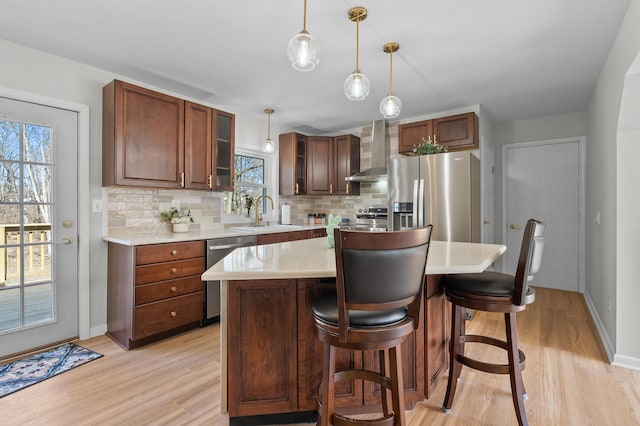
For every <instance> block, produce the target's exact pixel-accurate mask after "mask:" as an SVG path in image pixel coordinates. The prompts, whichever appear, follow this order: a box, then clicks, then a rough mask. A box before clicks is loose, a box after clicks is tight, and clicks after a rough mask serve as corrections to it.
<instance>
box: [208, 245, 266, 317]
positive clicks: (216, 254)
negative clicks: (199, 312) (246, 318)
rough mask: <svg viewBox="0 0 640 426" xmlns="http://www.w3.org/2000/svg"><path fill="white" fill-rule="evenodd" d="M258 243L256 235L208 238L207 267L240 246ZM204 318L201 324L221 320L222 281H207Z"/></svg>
mask: <svg viewBox="0 0 640 426" xmlns="http://www.w3.org/2000/svg"><path fill="white" fill-rule="evenodd" d="M256 244H257V237H256V236H255V235H242V236H239V237H224V238H215V239H212V240H207V269H209V268H211V267H212V266H213V265H215V264H216V263H218V262H219V261H220V260H222V259H223V258H224V257H225V256H226V255H228V254H229V253H231V252H232V251H233V250H235V249H236V248H238V247H249V246H255V245H256ZM204 291H205V298H204V300H205V305H204V320H203V321H202V322H201V324H200V325H201V326H204V325H207V324H211V323H214V322H217V321H219V320H220V281H207V282H206V285H205V289H204Z"/></svg>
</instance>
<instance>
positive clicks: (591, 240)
mask: <svg viewBox="0 0 640 426" xmlns="http://www.w3.org/2000/svg"><path fill="white" fill-rule="evenodd" d="M639 51H640V0H632V1H631V3H630V4H629V9H628V10H627V14H626V16H625V18H624V21H623V23H622V25H621V27H620V31H619V32H618V36H617V38H616V41H615V43H614V44H613V47H612V49H611V51H610V53H609V57H608V58H607V61H606V63H605V65H604V67H603V69H602V72H601V73H600V77H599V78H598V83H597V86H596V88H595V90H594V94H593V97H592V98H591V101H590V103H589V109H588V111H587V119H588V130H587V146H588V148H587V212H586V215H587V221H586V234H587V241H586V243H587V247H586V267H587V270H586V293H587V296H588V298H589V299H590V305H591V307H592V308H593V309H594V310H595V315H596V319H597V322H598V321H600V323H601V326H602V330H600V332H601V334H603V341H604V343H605V347H606V349H607V351H608V352H609V355H610V356H611V351H612V350H613V351H615V352H616V354H619V355H622V356H624V357H628V358H635V359H636V360H640V339H638V334H637V327H638V324H639V323H640V310H638V309H637V307H635V306H634V307H633V311H631V312H628V311H627V310H626V309H625V307H626V305H625V304H623V305H622V306H619V304H620V301H622V300H625V299H627V300H628V301H629V303H633V304H634V305H635V304H636V303H637V302H638V300H639V299H638V297H637V290H635V292H636V295H635V297H634V294H633V292H632V291H630V290H631V289H632V288H634V287H637V286H638V284H637V283H638V269H637V268H638V265H637V263H638V260H637V254H638V252H637V251H636V252H635V253H633V254H634V255H635V259H634V260H633V263H635V265H629V264H628V263H627V254H631V253H625V254H624V255H623V256H619V257H618V256H617V254H618V252H617V250H619V249H624V250H627V249H630V248H632V247H627V245H628V240H627V239H625V236H624V234H629V233H630V232H631V231H632V230H633V228H632V227H630V226H631V225H632V223H635V221H636V220H637V219H636V218H635V217H634V216H637V214H635V215H634V214H633V213H634V212H635V213H637V206H638V204H637V198H636V197H637V195H636V194H634V193H633V191H635V192H636V193H637V187H635V186H628V185H627V182H625V183H624V184H619V187H618V186H617V185H616V183H617V179H625V181H626V179H633V182H634V183H636V184H637V182H638V176H639V175H638V171H637V168H638V166H637V162H636V159H635V158H633V157H627V155H628V154H632V153H633V152H631V151H634V148H633V147H631V146H630V145H631V143H632V142H631V140H630V139H631V138H629V139H627V137H623V138H622V140H620V141H618V140H617V136H618V118H619V115H620V104H621V101H622V93H623V87H624V81H625V74H626V73H627V71H628V70H629V67H630V66H631V64H632V62H633V61H634V59H635V58H636V56H638V52H639ZM635 143H637V141H636V142H635ZM635 150H636V152H637V148H635ZM634 168H635V169H636V170H634ZM618 169H620V174H618ZM630 200H636V201H635V202H631V203H630V204H628V203H629V201H630ZM629 206H635V211H634V212H619V209H620V208H622V207H624V208H627V207H629ZM598 212H599V213H600V224H597V223H596V221H595V217H596V214H597V213H598ZM618 214H620V216H618ZM618 217H619V218H618ZM629 236H630V237H632V238H635V239H637V238H638V234H637V233H636V234H635V235H631V234H629ZM618 238H621V241H620V243H617V239H618ZM636 248H637V247H636ZM616 270H618V271H619V273H620V274H621V276H618V273H617V272H616ZM629 273H632V274H633V276H632V277H629ZM621 279H624V280H625V281H624V282H623V281H622V280H621ZM629 279H632V280H633V281H631V282H628V281H627V280H629ZM619 308H622V309H623V311H620V312H618V309H619ZM620 314H622V315H620ZM616 318H618V320H616Z"/></svg>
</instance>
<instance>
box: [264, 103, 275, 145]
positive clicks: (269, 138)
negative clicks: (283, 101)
mask: <svg viewBox="0 0 640 426" xmlns="http://www.w3.org/2000/svg"><path fill="white" fill-rule="evenodd" d="M264 112H265V113H266V114H267V117H268V121H267V123H268V124H267V139H265V140H264V141H262V151H263V152H265V153H267V154H272V153H273V152H274V151H275V150H276V146H275V144H274V143H273V141H272V140H271V114H273V112H274V110H273V109H272V108H267V109H265V110H264Z"/></svg>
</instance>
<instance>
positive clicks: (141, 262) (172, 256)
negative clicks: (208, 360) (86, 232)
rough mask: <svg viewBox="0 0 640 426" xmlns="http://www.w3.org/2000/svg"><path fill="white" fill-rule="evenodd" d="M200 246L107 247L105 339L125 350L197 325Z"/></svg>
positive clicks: (200, 296)
mask: <svg viewBox="0 0 640 426" xmlns="http://www.w3.org/2000/svg"><path fill="white" fill-rule="evenodd" d="M204 254H205V251H204V241H190V242H186V243H169V244H153V245H145V246H137V247H132V246H125V245H122V244H116V243H109V246H108V269H107V335H108V336H110V337H111V338H112V339H113V340H115V341H116V342H117V343H118V344H120V346H122V347H123V348H125V349H131V348H134V347H136V346H140V345H143V344H145V343H149V342H151V341H153V340H157V339H160V338H164V337H167V336H170V335H172V334H176V333H178V332H180V331H183V330H186V329H188V328H194V327H197V326H198V322H199V321H201V320H202V319H203V317H204V296H203V295H204V292H203V283H202V280H201V279H200V275H202V273H203V272H204V270H205V259H204Z"/></svg>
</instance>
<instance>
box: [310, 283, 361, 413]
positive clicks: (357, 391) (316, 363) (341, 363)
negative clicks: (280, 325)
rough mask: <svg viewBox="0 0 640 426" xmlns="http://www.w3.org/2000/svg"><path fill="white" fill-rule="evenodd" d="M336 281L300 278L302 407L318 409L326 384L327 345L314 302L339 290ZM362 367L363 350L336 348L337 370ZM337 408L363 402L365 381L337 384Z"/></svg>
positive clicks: (355, 405) (356, 405) (353, 405)
mask: <svg viewBox="0 0 640 426" xmlns="http://www.w3.org/2000/svg"><path fill="white" fill-rule="evenodd" d="M335 288H336V281H335V278H331V279H305V280H302V279H301V280H298V403H299V408H300V410H315V409H316V407H317V400H318V389H319V387H320V383H322V358H323V344H322V342H321V341H320V340H319V339H318V337H317V336H316V335H315V333H314V331H313V330H314V324H313V314H312V313H311V305H312V304H313V301H314V300H316V299H317V298H318V297H320V296H322V295H324V294H326V293H328V292H335ZM346 368H362V352H355V351H351V350H347V349H340V348H337V349H336V370H340V369H346ZM335 404H336V407H358V406H361V405H362V384H361V381H358V383H356V382H355V381H353V380H351V381H341V382H337V383H336V390H335Z"/></svg>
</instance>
